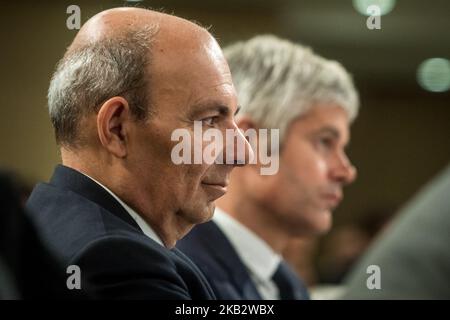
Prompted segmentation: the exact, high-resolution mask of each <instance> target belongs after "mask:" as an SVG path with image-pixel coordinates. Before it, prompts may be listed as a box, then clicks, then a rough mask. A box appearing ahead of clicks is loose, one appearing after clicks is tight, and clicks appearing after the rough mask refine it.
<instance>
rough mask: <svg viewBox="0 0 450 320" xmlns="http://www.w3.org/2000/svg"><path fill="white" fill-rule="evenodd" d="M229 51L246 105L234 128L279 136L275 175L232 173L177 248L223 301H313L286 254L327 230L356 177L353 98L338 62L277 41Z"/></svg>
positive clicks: (261, 40) (251, 170) (261, 39)
mask: <svg viewBox="0 0 450 320" xmlns="http://www.w3.org/2000/svg"><path fill="white" fill-rule="evenodd" d="M224 51H225V56H226V58H227V60H228V63H229V65H230V69H231V73H232V77H233V82H234V84H235V87H236V90H237V92H238V98H239V103H240V104H241V105H242V109H241V112H240V114H239V115H238V126H239V127H240V128H241V129H242V130H243V131H246V130H248V129H251V128H255V129H259V128H268V129H279V134H280V150H279V169H278V171H277V172H276V173H275V174H273V175H261V174H260V170H259V169H260V167H261V166H262V163H261V162H260V161H259V162H258V163H257V164H255V165H249V166H247V167H243V168H239V169H237V170H235V171H234V172H233V174H232V175H231V180H230V185H229V192H228V193H227V195H226V196H224V197H223V198H222V199H220V200H218V201H217V204H218V208H216V211H215V214H214V218H213V221H212V222H209V223H206V224H203V225H200V226H197V227H196V228H194V230H193V231H192V232H191V233H190V234H189V235H188V236H187V237H186V238H184V239H183V240H182V241H181V242H180V243H179V244H178V247H179V248H180V249H182V250H183V251H184V252H185V253H186V254H187V255H188V256H190V257H191V258H192V259H193V260H194V261H195V262H196V263H197V265H198V266H199V267H200V268H201V269H202V271H203V272H204V273H205V275H206V276H207V278H208V280H209V282H210V284H211V285H212V286H213V289H214V290H215V293H216V295H217V296H218V297H219V298H221V299H261V298H262V299H307V298H308V293H307V290H306V288H305V286H304V285H303V283H302V282H301V281H300V279H298V278H297V276H296V275H295V274H294V273H293V272H292V270H290V268H289V267H288V266H287V265H286V263H285V262H284V261H283V259H282V258H281V252H282V251H283V250H284V248H285V247H286V245H287V243H288V240H289V239H291V238H292V237H302V236H311V235H320V234H323V233H325V232H326V231H328V230H329V229H330V227H331V220H332V219H331V212H332V210H333V209H334V208H335V207H336V206H337V205H338V204H339V202H340V201H341V200H342V197H343V192H342V189H343V187H344V186H345V185H347V184H349V183H351V182H352V181H353V180H354V179H355V177H356V170H355V168H354V167H353V166H352V164H351V163H350V161H349V159H348V158H347V156H346V154H345V147H346V145H347V144H348V142H349V138H350V134H349V125H350V123H351V122H352V121H353V120H354V119H355V117H356V115H357V111H358V95H357V92H356V90H355V88H354V85H353V82H352V80H351V77H350V75H349V74H348V73H347V72H346V71H345V69H344V68H343V67H342V66H341V65H340V64H339V63H337V62H334V61H330V60H326V59H324V58H322V57H319V56H318V55H316V54H314V53H313V52H312V51H311V50H310V49H309V48H305V47H303V46H300V45H298V44H294V43H291V42H289V41H285V40H280V39H278V38H276V37H274V36H258V37H255V38H253V39H251V40H249V41H247V42H239V43H236V44H234V45H232V46H230V47H228V48H226V49H225V50H224ZM261 143H263V142H262V141H261V140H259V141H258V145H257V148H255V153H256V154H257V153H258V152H257V151H256V150H257V149H259V147H261ZM264 143H265V142H264ZM273 143H276V141H271V144H273ZM273 152H277V151H276V150H275V151H274V150H273Z"/></svg>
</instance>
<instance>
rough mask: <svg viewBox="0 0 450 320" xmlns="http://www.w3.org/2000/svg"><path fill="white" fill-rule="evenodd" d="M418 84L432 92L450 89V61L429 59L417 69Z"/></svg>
mask: <svg viewBox="0 0 450 320" xmlns="http://www.w3.org/2000/svg"><path fill="white" fill-rule="evenodd" d="M417 82H418V83H419V84H420V86H421V87H422V88H424V89H425V90H428V91H431V92H444V91H447V90H448V89H450V61H449V60H447V59H443V58H431V59H427V60H425V61H424V62H422V63H421V64H420V65H419V68H417Z"/></svg>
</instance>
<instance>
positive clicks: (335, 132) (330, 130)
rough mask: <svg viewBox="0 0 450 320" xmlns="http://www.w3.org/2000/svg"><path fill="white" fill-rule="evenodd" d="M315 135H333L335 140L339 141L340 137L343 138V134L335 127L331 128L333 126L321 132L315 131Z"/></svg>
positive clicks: (320, 130) (324, 128) (326, 127)
mask: <svg viewBox="0 0 450 320" xmlns="http://www.w3.org/2000/svg"><path fill="white" fill-rule="evenodd" d="M314 133H315V134H323V133H327V134H331V135H332V136H333V138H335V139H339V137H340V136H341V133H340V132H339V130H337V129H336V128H335V127H331V126H325V127H322V128H320V129H319V130H317V131H315V132H314Z"/></svg>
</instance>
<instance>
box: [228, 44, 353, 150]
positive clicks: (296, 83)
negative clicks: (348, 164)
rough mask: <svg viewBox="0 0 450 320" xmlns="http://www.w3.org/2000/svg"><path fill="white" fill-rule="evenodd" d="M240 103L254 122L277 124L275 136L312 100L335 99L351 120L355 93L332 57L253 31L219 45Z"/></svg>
mask: <svg viewBox="0 0 450 320" xmlns="http://www.w3.org/2000/svg"><path fill="white" fill-rule="evenodd" d="M224 54H225V57H226V59H227V61H228V64H229V66H230V70H231V74H232V77H233V83H234V85H235V87H236V91H237V94H238V98H239V103H240V105H241V111H240V112H239V115H238V116H244V115H248V116H250V117H251V118H252V119H253V120H254V121H256V122H257V124H258V125H261V126H264V127H265V128H272V129H274V128H278V129H279V130H280V141H283V137H284V135H285V133H286V130H287V128H288V127H289V125H290V123H291V122H292V121H293V120H294V119H295V118H297V117H299V116H301V115H303V114H304V113H306V112H307V111H308V110H309V109H310V108H311V107H313V106H314V105H315V104H317V103H336V104H338V105H339V106H341V107H342V108H344V109H345V110H346V112H347V114H348V115H349V119H350V121H353V120H354V119H355V118H356V116H357V113H358V107H359V98H358V93H357V92H356V89H355V87H354V84H353V81H352V78H351V76H350V75H349V74H348V72H347V71H346V70H345V69H344V68H343V67H342V65H341V64H339V63H338V62H336V61H331V60H327V59H324V58H322V57H320V56H318V55H316V54H314V53H313V51H312V50H311V49H310V48H308V47H304V46H301V45H299V44H295V43H292V42H290V41H287V40H282V39H279V38H277V37H275V36H272V35H262V36H256V37H254V38H252V39H250V40H248V41H245V42H237V43H235V44H233V45H231V46H228V47H227V48H225V49H224Z"/></svg>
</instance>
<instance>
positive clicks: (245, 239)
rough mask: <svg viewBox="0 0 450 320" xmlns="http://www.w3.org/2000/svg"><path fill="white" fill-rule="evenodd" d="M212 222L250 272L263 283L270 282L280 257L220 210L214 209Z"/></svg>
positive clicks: (262, 241)
mask: <svg viewBox="0 0 450 320" xmlns="http://www.w3.org/2000/svg"><path fill="white" fill-rule="evenodd" d="M213 221H214V222H215V223H216V224H217V225H218V226H219V228H220V229H221V230H222V232H223V233H225V235H226V236H227V238H228V240H230V242H231V244H232V246H233V247H234V249H235V250H236V252H237V254H238V256H239V257H240V258H241V260H242V261H243V263H244V265H245V266H246V267H247V268H248V269H249V270H250V272H251V273H253V274H254V275H255V276H257V277H258V278H259V279H261V280H263V281H268V280H270V279H271V278H272V276H273V274H274V273H275V271H276V269H277V267H278V265H279V263H280V261H281V256H280V255H279V254H277V253H276V252H275V251H273V250H272V248H271V247H270V246H269V245H268V244H267V243H266V242H265V241H264V240H262V239H261V238H260V237H259V236H257V235H256V234H255V233H254V232H253V231H251V230H250V229H249V228H247V227H246V226H244V225H243V224H242V223H240V222H239V221H237V220H236V219H234V218H233V217H231V216H230V215H229V214H227V213H225V212H224V211H223V210H221V209H220V208H217V207H216V209H215V211H214V217H213Z"/></svg>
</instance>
